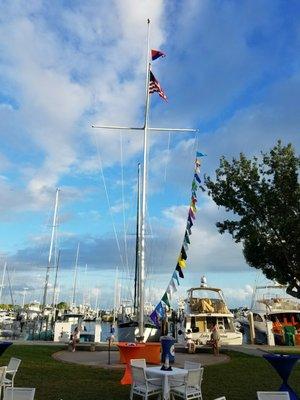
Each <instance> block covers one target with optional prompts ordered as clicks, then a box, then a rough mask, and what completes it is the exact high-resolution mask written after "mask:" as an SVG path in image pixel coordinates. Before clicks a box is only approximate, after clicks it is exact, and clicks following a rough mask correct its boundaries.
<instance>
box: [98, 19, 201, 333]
mask: <svg viewBox="0 0 300 400" xmlns="http://www.w3.org/2000/svg"><path fill="white" fill-rule="evenodd" d="M149 81H150V19H148V20H147V58H146V85H145V114H144V125H143V127H128V126H115V125H92V128H100V129H123V130H134V131H137V130H138V131H143V132H144V143H143V183H142V204H141V217H140V228H141V229H140V246H139V247H140V252H139V260H138V265H139V274H138V281H139V306H138V324H139V339H140V340H143V335H144V300H145V298H144V292H145V287H144V286H145V232H146V198H147V172H148V157H147V144H148V140H147V139H148V131H160V132H168V133H170V132H189V133H190V132H197V129H189V128H152V127H149V106H150V93H149Z"/></svg>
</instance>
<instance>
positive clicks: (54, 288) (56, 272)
mask: <svg viewBox="0 0 300 400" xmlns="http://www.w3.org/2000/svg"><path fill="white" fill-rule="evenodd" d="M59 260H60V250H58V255H57V260H56V269H55V278H54V286H53V297H52V308H53V309H54V308H55V304H56V299H55V297H56V288H57V275H58V267H59Z"/></svg>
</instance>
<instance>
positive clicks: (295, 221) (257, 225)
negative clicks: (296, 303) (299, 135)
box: [205, 141, 300, 298]
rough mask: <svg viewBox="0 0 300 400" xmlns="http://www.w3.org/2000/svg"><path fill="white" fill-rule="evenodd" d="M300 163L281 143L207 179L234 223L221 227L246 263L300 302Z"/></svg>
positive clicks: (228, 221)
mask: <svg viewBox="0 0 300 400" xmlns="http://www.w3.org/2000/svg"><path fill="white" fill-rule="evenodd" d="M299 166H300V158H299V157H297V156H296V155H295V151H294V149H293V147H292V145H291V144H288V145H287V146H283V145H282V144H281V141H278V143H277V145H276V146H275V147H274V148H273V149H272V150H271V151H270V152H269V153H262V154H261V157H260V158H259V159H258V158H257V157H254V158H253V159H252V160H250V159H247V158H246V157H245V155H244V154H242V153H241V154H240V157H239V159H235V158H233V159H232V161H231V162H230V161H227V160H226V159H225V157H222V158H221V159H220V166H219V168H218V169H217V170H216V179H215V181H213V179H211V178H210V177H209V176H206V177H205V184H206V186H207V188H208V193H209V195H210V196H211V197H212V198H213V200H214V201H215V203H216V204H217V205H218V206H223V207H225V210H226V211H227V212H231V218H230V219H226V220H224V221H222V222H217V223H216V226H217V228H218V229H219V232H220V233H221V234H222V233H224V232H229V233H230V234H231V235H232V237H233V239H234V240H235V241H236V242H241V243H242V245H243V253H244V256H245V259H246V261H247V263H248V264H249V265H250V266H251V267H254V268H257V269H261V270H262V271H263V273H264V275H265V276H266V277H267V278H268V279H272V280H273V279H274V280H276V281H277V282H278V283H280V284H287V285H288V288H287V292H288V293H289V294H291V295H293V296H295V297H298V298H300V255H299V253H300V221H299V214H300V213H299V211H300V185H299V182H298V170H299Z"/></svg>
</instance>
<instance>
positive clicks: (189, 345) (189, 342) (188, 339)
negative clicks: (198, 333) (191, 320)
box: [185, 329, 196, 354]
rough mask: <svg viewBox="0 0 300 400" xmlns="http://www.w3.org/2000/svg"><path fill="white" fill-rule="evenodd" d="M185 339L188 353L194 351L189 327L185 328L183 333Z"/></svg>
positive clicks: (194, 347) (194, 346)
mask: <svg viewBox="0 0 300 400" xmlns="http://www.w3.org/2000/svg"><path fill="white" fill-rule="evenodd" d="M185 340H186V348H187V349H188V353H189V354H191V353H195V351H196V345H195V342H194V340H193V336H192V331H191V330H190V329H188V330H187V333H186V335H185Z"/></svg>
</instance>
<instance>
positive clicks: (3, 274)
mask: <svg viewBox="0 0 300 400" xmlns="http://www.w3.org/2000/svg"><path fill="white" fill-rule="evenodd" d="M6 266H7V262H5V264H4V267H3V272H2V282H1V288H0V304H2V291H3V288H4V277H5V272H6Z"/></svg>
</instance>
